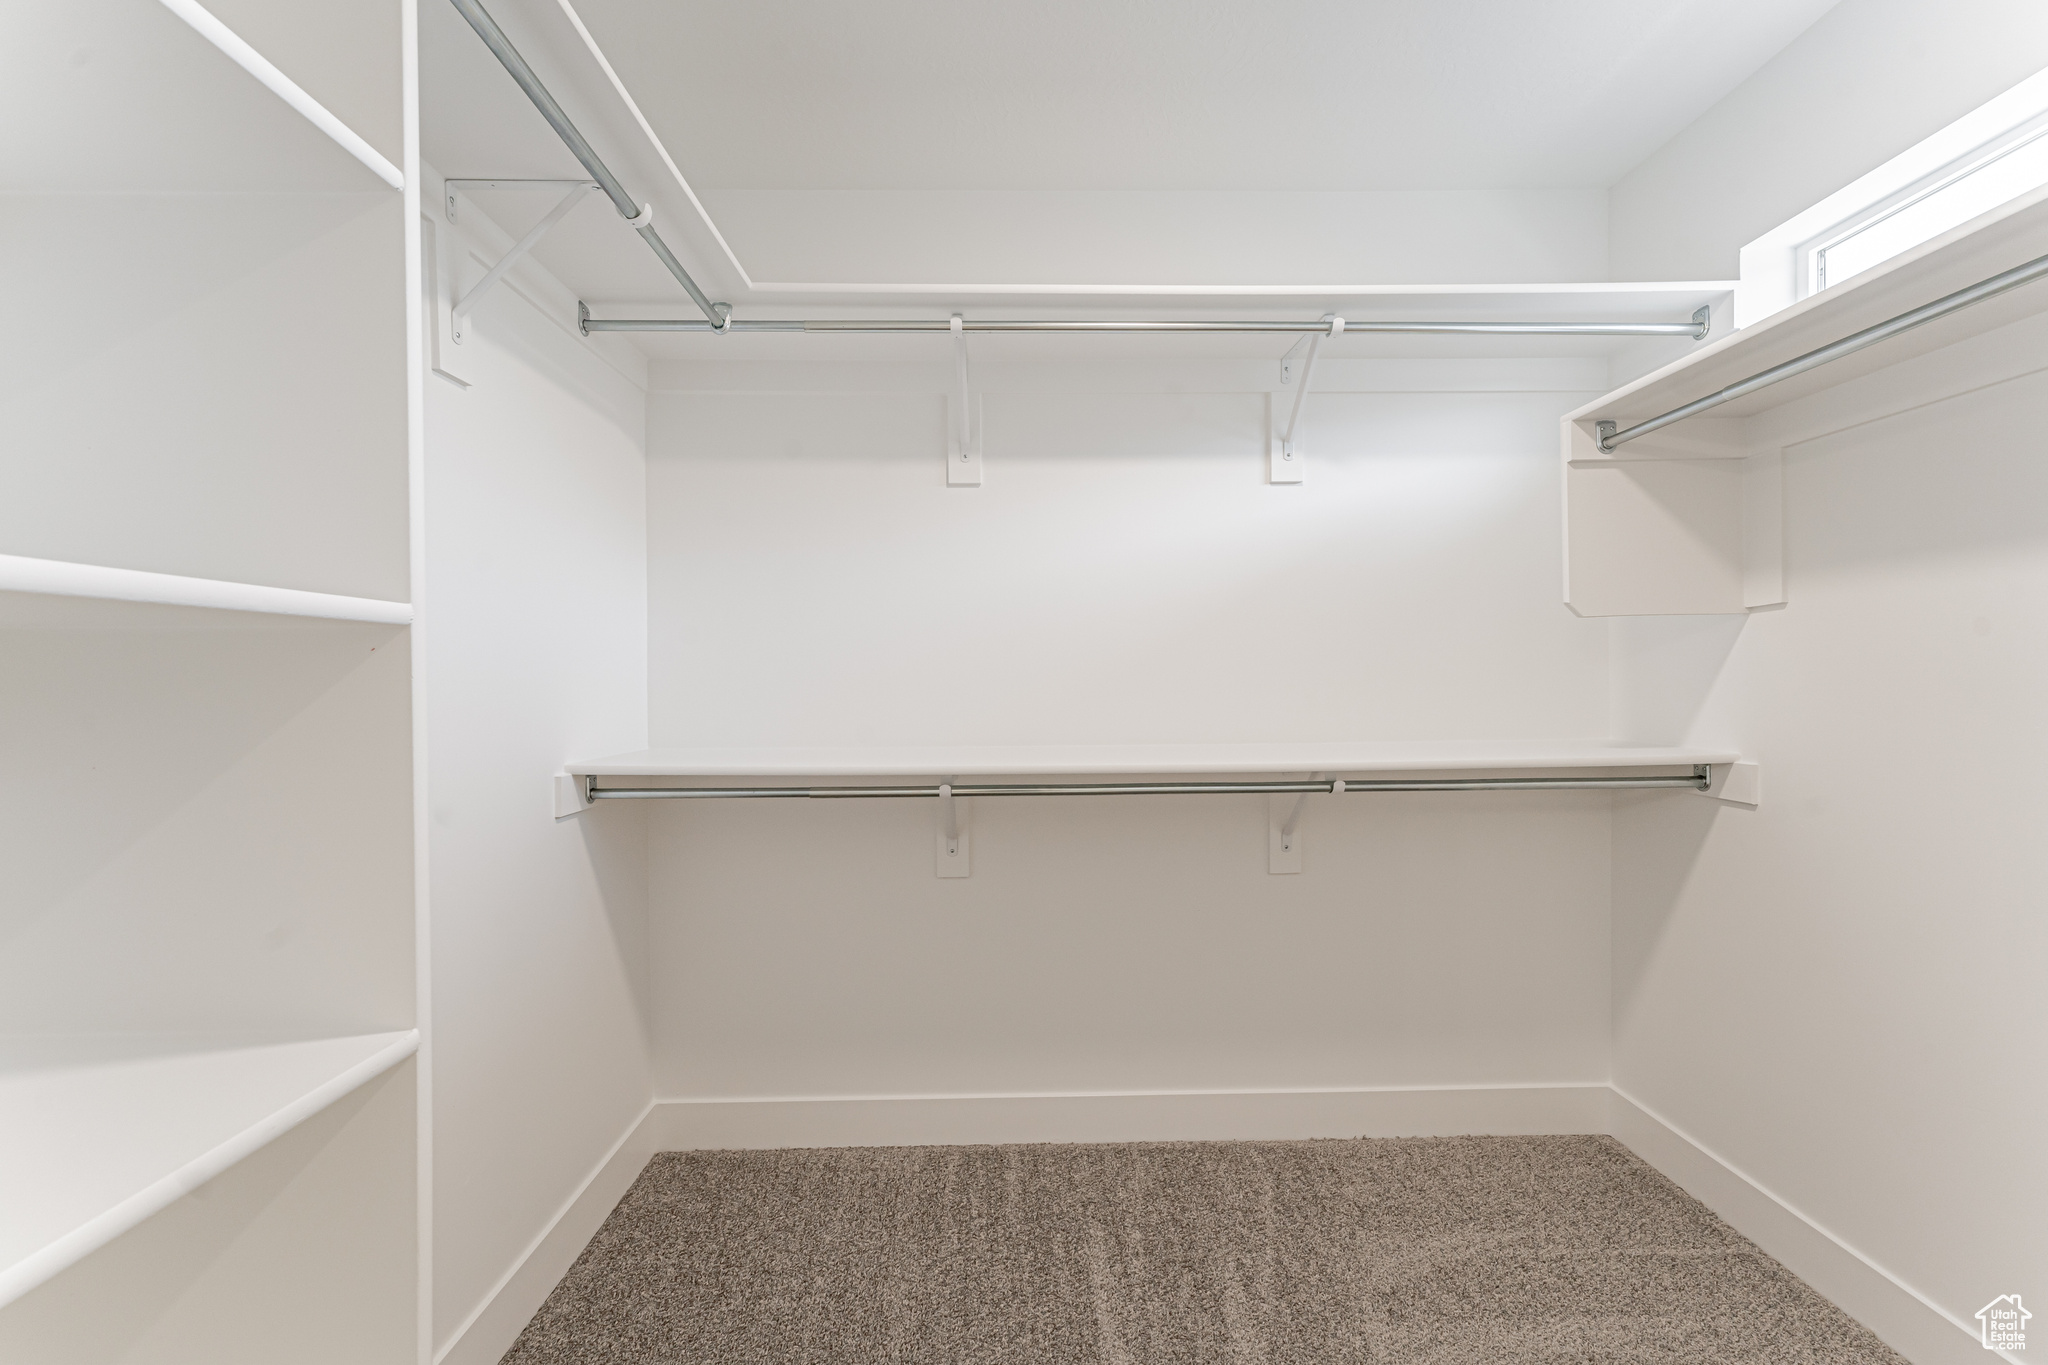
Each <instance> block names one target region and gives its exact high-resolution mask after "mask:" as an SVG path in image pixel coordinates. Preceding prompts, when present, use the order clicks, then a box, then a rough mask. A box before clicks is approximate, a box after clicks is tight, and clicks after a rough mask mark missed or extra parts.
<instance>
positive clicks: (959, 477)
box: [946, 313, 981, 876]
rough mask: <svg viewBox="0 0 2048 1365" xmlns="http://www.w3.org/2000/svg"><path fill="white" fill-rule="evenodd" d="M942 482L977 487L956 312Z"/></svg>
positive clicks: (969, 391)
mask: <svg viewBox="0 0 2048 1365" xmlns="http://www.w3.org/2000/svg"><path fill="white" fill-rule="evenodd" d="M946 482H947V483H948V484H950V485H952V486H954V487H956V488H979V487H981V399H980V397H979V396H978V395H976V394H975V392H974V389H973V387H972V386H971V385H970V384H969V383H968V381H967V333H966V331H965V330H964V329H963V327H962V324H961V317H960V315H959V314H958V313H955V314H953V392H952V393H951V394H949V395H947V398H946ZM960 875H962V876H965V875H966V874H965V873H962V874H960Z"/></svg>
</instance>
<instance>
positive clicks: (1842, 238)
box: [1798, 114, 2048, 298]
mask: <svg viewBox="0 0 2048 1365" xmlns="http://www.w3.org/2000/svg"><path fill="white" fill-rule="evenodd" d="M2041 137H2048V114H2041V115H2037V116H2036V117H2034V118H2030V119H2028V120H2027V121H2026V122H2024V123H2022V124H2020V125H2019V126H2018V127H2017V128H2008V129H2007V130H2006V131H2005V132H2003V133H2001V134H1999V135H1998V136H1997V137H1995V138H1992V139H1991V140H1990V141H1989V142H1987V143H1985V144H1984V145H1982V146H1981V147H1976V148H1973V149H1972V150H1971V151H1969V152H1967V153H1965V154H1964V155H1962V156H1959V157H1957V158H1956V159H1955V160H1954V161H1952V162H1950V163H1949V164H1948V165H1946V166H1944V167H1942V168H1941V169H1940V170H1938V171H1935V172H1933V173H1932V174H1929V175H1925V176H1922V177H1921V178H1920V179H1919V180H1917V181H1915V182H1914V183H1913V184H1911V185H1908V186H1906V187H1905V188H1904V189H1901V190H1898V191H1896V192H1894V193H1892V194H1888V195H1886V196H1885V197H1884V198H1882V199H1880V200H1878V201H1877V202H1876V203H1874V204H1871V205H1869V206H1867V207H1866V208H1864V209H1863V211H1862V212H1860V213H1857V214H1855V215H1854V216H1852V217H1850V218H1848V219H1846V220H1844V221H1843V222H1840V223H1837V224H1835V225H1834V226H1833V227H1830V228H1829V229H1828V230H1827V231H1825V232H1823V233H1821V234H1819V235H1818V236H1815V237H1812V238H1810V239H1808V240H1807V241H1805V242H1802V243H1800V245H1799V247H1798V255H1799V297H1800V298H1806V297H1807V296H1808V295H1811V294H1818V293H1819V292H1820V291H1821V290H1823V289H1825V288H1827V287H1828V279H1827V253H1828V251H1829V249H1830V248H1833V247H1836V246H1839V245H1841V244H1842V243H1843V242H1846V241H1848V240H1849V239H1850V238H1851V237H1854V236H1856V235H1857V234H1858V233H1860V232H1862V231H1863V230H1864V229H1866V228H1872V227H1876V226H1877V225H1878V224H1879V223H1881V222H1883V221H1884V220H1885V219H1887V218H1889V217H1891V216H1892V215H1893V214H1895V213H1899V212H1901V211H1903V210H1905V209H1909V208H1911V207H1912V206H1913V205H1915V204H1917V203H1919V202H1920V201H1921V200H1923V199H1926V198H1928V197H1929V196H1930V195H1935V194H1939V193H1940V192H1941V191H1943V190H1945V189H1947V188H1948V187H1949V186H1951V185H1953V184H1956V183H1957V182H1959V181H1962V180H1965V179H1967V178H1969V177H1970V176H1973V175H1975V174H1976V173H1977V172H1979V171H1981V170H1983V169H1985V168H1986V167H1988V166H1991V165H1993V164H1994V163H1996V162H1998V161H2001V160H2003V159H2004V158H2006V157H2007V156H2010V155H2011V154H2012V153H2014V152H2016V151H2018V150H2019V149H2020V148H2022V147H2025V146H2027V145H2028V144H2029V143H2031V142H2034V141H2035V140H2037V139H2039V138H2041ZM1850 278H1851V279H1854V278H1855V277H1854V276H1853V275H1852V276H1850Z"/></svg>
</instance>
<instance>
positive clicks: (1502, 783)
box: [583, 763, 1711, 801]
mask: <svg viewBox="0 0 2048 1365" xmlns="http://www.w3.org/2000/svg"><path fill="white" fill-rule="evenodd" d="M1710 779H1711V773H1710V771H1709V769H1708V767H1707V765H1706V764H1704V763H1702V764H1698V765H1695V766H1694V768H1693V770H1692V772H1691V773H1689V774H1683V775H1674V776H1662V777H1431V778H1406V777H1401V778H1357V777H1337V778H1329V779H1312V780H1308V781H1300V782H1289V781H1278V782H1032V783H991V784H975V783H959V782H954V783H948V784H947V785H946V786H944V787H939V786H930V787H600V786H596V785H595V784H594V782H593V780H592V779H591V778H588V777H586V778H584V779H583V785H584V794H585V795H586V796H587V797H588V798H589V799H590V800H592V801H607V800H610V801H644V800H695V801H705V800H740V799H760V798H784V799H789V798H803V799H806V800H811V801H823V800H829V799H835V798H850V797H888V796H912V797H920V796H921V797H941V796H948V795H950V796H956V797H958V796H1233V795H1237V796H1243V795H1251V796H1258V795H1276V794H1277V795H1284V794H1288V793H1300V794H1302V795H1305V796H1314V795H1318V794H1329V795H1336V796H1342V795H1344V794H1345V793H1347V792H1466V791H1480V792H1498V791H1591V790H1601V791H1612V790H1616V789H1621V790H1649V789H1660V788H1682V789H1684V790H1687V791H1705V790H1707V788H1708V786H1709V785H1710Z"/></svg>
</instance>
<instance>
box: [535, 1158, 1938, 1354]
mask: <svg viewBox="0 0 2048 1365" xmlns="http://www.w3.org/2000/svg"><path fill="white" fill-rule="evenodd" d="M505 1361H506V1362H507V1365H867V1362H877V1363H880V1362H887V1365H1067V1363H1068V1362H1072V1363H1073V1365H1178V1363H1179V1362H1210V1361H1215V1362H1231V1363H1232V1365H1238V1363H1242V1365H1353V1363H1354V1362H1356V1363H1359V1365H1362V1363H1363V1362H1368V1361H1370V1362H1402V1363H1403V1365H1407V1363H1410V1362H1413V1363H1414V1365H1422V1363H1424V1362H1450V1361H1459V1362H1465V1361H1472V1362H1479V1361H1484V1362H1487V1365H1535V1363H1536V1362H1567V1361H1568V1362H1575V1363H1577V1362H1609V1361H1613V1362H1629V1365H1637V1363H1638V1362H1671V1363H1672V1365H1677V1362H1685V1365H1739V1363H1742V1362H1763V1361H1768V1362H1788V1363H1789V1362H1798V1363H1799V1365H1823V1363H1825V1365H1835V1363H1837V1362H1841V1363H1843V1365H1846V1363H1847V1362H1858V1363H1859V1365H1903V1362H1902V1361H1901V1358H1900V1357H1898V1356H1896V1355H1894V1354H1893V1353H1892V1352H1891V1351H1890V1350H1889V1349H1887V1348H1886V1347H1885V1346H1884V1345H1883V1344H1882V1343H1880V1342H1879V1341H1878V1340H1877V1339H1876V1338H1875V1337H1873V1336H1872V1335H1871V1334H1870V1333H1869V1332H1867V1331H1865V1330H1864V1329H1863V1328H1862V1327H1860V1326H1858V1325H1857V1324H1856V1323H1855V1322H1853V1321H1852V1320H1850V1319H1849V1317H1847V1316H1846V1315H1845V1314H1844V1313H1842V1311H1841V1310H1840V1309H1838V1308H1836V1307H1835V1306H1834V1305H1833V1304H1831V1303H1829V1302H1828V1301H1827V1300H1825V1299H1823V1298H1821V1297H1820V1296H1819V1295H1818V1294H1816V1293H1814V1292H1813V1291H1812V1290H1811V1289H1808V1288H1807V1287H1806V1286H1805V1285H1804V1284H1802V1283H1801V1282H1800V1281H1798V1280H1797V1279H1794V1278H1793V1276H1792V1275H1791V1273H1790V1272H1788V1271H1787V1270H1785V1268H1784V1267H1782V1266H1780V1265H1779V1264H1778V1263H1777V1262H1775V1261H1773V1260H1771V1259H1770V1258H1769V1257H1768V1256H1765V1255H1764V1254H1763V1253H1762V1252H1761V1251H1759V1250H1757V1249H1756V1247H1754V1246H1753V1245H1751V1244H1750V1243H1749V1242H1747V1241H1745V1240H1744V1239H1743V1238H1742V1237H1740V1236H1738V1235H1737V1234H1736V1233H1735V1232H1734V1231H1733V1230H1731V1229H1730V1228H1729V1227H1728V1226H1727V1225H1726V1224H1724V1223H1722V1222H1721V1221H1720V1220H1719V1219H1718V1218H1716V1217H1715V1216H1714V1215H1713V1214H1712V1213H1710V1212H1708V1211H1707V1209H1706V1208H1705V1206H1703V1205H1701V1204H1700V1203H1698V1202H1697V1201H1696V1200H1694V1199H1692V1198H1691V1197H1690V1196H1688V1195H1687V1194H1685V1193H1684V1192H1683V1191H1682V1190H1680V1189H1679V1188H1678V1187H1677V1186H1675V1185H1673V1184H1671V1183H1670V1182H1669V1181H1668V1180H1666V1179H1664V1177H1663V1176H1661V1175H1659V1174H1657V1173H1656V1172H1655V1171H1654V1170H1652V1169H1651V1168H1650V1167H1648V1166H1647V1165H1645V1164H1644V1163H1643V1162H1641V1161H1640V1160H1638V1159H1637V1158H1636V1157H1635V1156H1634V1155H1633V1154H1631V1153H1630V1152H1629V1151H1628V1150H1627V1149H1625V1148H1623V1147H1622V1146H1621V1145H1620V1144H1618V1143H1616V1142H1614V1141H1613V1140H1611V1139H1609V1138H1604V1137H1526V1138H1494V1137H1463V1138H1384V1139H1365V1140H1360V1141H1342V1142H1339V1141H1324V1142H1201V1143H1197V1142H1176V1143H1132V1144H1119V1145H1113V1146H1027V1147H869V1148H831V1149H819V1150H809V1151H765V1152H669V1153H664V1154H662V1155H659V1156H657V1157H655V1158H654V1161H653V1163H652V1164H651V1165H649V1166H648V1168H647V1169H646V1171H645V1172H644V1173H643V1174H642V1175H641V1176H640V1178H639V1180H638V1181H637V1182H636V1183H635V1184H634V1186H633V1188H632V1190H631V1191H630V1192H629V1193H628V1194H627V1195H626V1198H625V1200H624V1201H623V1202H622V1203H621V1204H620V1205H619V1207H618V1208H617V1210H615V1211H614V1212H613V1214H612V1216H611V1218H610V1219H609V1220H607V1221H606V1223H605V1225H604V1227H603V1229H602V1230H600V1231H599V1232H598V1234H597V1236H596V1238H595V1239H593V1240H592V1242H591V1244H590V1246H589V1247H588V1248H587V1249H585V1251H584V1252H583V1255H582V1256H581V1257H580V1258H579V1259H578V1260H577V1262H576V1264H575V1266H574V1267H573V1268H572V1269H571V1270H570V1272H569V1274H568V1275H567V1276H566V1277H565V1278H564V1279H563V1281H562V1283H561V1284H560V1285H558V1286H557V1287H556V1289H555V1291H554V1293H553V1294H552V1295H550V1296H549V1298H548V1301H547V1303H546V1304H545V1305H544V1306H543V1307H542V1308H541V1310H540V1312H539V1313H538V1314H536V1315H535V1316H534V1319H533V1321H532V1322H531V1323H530V1324H528V1326H527V1328H526V1331H525V1332H524V1333H523V1334H522V1335H521V1336H520V1338H519V1340H518V1342H517V1343H516V1344H515V1345H514V1346H513V1348H512V1350H511V1351H510V1352H509V1353H508V1354H507V1355H506V1356H505Z"/></svg>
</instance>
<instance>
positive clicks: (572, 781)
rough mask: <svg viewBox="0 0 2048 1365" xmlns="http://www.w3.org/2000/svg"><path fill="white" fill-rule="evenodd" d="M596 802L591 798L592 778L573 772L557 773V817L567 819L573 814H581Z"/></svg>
mask: <svg viewBox="0 0 2048 1365" xmlns="http://www.w3.org/2000/svg"><path fill="white" fill-rule="evenodd" d="M593 804H594V803H593V802H592V801H591V799H590V779H589V778H587V777H578V776H576V775H575V774H573V773H556V774H555V818H556V819H557V820H566V819H568V818H569V817H570V816H572V815H581V814H583V812H585V811H587V810H589V809H590V807H591V806H592V805H593Z"/></svg>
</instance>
